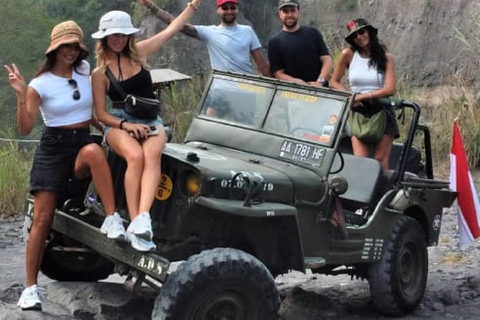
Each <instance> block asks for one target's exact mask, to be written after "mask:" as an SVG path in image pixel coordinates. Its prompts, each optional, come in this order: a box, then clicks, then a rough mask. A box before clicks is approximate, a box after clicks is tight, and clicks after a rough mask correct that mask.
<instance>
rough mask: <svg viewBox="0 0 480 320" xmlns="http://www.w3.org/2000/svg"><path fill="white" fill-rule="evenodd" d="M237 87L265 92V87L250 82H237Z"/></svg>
mask: <svg viewBox="0 0 480 320" xmlns="http://www.w3.org/2000/svg"><path fill="white" fill-rule="evenodd" d="M238 88H239V89H242V90H245V91H249V92H254V93H261V94H265V92H266V89H265V87H260V86H254V85H252V84H247V83H239V84H238Z"/></svg>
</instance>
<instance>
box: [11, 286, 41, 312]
mask: <svg viewBox="0 0 480 320" xmlns="http://www.w3.org/2000/svg"><path fill="white" fill-rule="evenodd" d="M45 294H46V290H45V289H43V288H39V287H38V286H37V285H36V284H34V285H33V286H30V287H28V288H25V289H24V290H23V292H22V295H21V296H20V299H18V303H17V306H19V307H20V308H22V310H39V311H42V301H40V296H42V298H43V297H44V296H45Z"/></svg>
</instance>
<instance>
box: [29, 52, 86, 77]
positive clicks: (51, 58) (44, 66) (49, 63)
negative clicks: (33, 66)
mask: <svg viewBox="0 0 480 320" xmlns="http://www.w3.org/2000/svg"><path fill="white" fill-rule="evenodd" d="M57 50H58V49H56V50H53V51H52V52H49V53H48V54H47V55H45V58H44V59H43V61H42V62H41V63H40V66H39V67H38V69H37V72H35V75H34V76H33V78H36V77H38V76H39V75H41V74H42V73H44V72H47V71H51V70H52V69H53V67H54V66H55V63H56V62H57V54H56V53H57ZM82 60H83V56H82V55H79V56H78V58H77V60H75V61H74V62H73V64H72V67H73V69H74V70H75V72H77V73H79V72H78V70H77V67H78V66H79V65H80V64H81V63H82Z"/></svg>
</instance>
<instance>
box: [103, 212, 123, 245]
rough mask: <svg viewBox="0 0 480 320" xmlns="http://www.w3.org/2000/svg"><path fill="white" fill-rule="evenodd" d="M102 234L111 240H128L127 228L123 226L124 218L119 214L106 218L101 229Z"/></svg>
mask: <svg viewBox="0 0 480 320" xmlns="http://www.w3.org/2000/svg"><path fill="white" fill-rule="evenodd" d="M100 232H101V233H103V234H106V235H107V238H109V239H113V240H116V241H125V240H126V236H125V227H124V226H123V221H122V218H121V217H120V215H119V214H118V213H117V212H115V213H114V214H112V215H110V216H108V217H106V218H105V220H104V221H103V224H102V226H101V227H100Z"/></svg>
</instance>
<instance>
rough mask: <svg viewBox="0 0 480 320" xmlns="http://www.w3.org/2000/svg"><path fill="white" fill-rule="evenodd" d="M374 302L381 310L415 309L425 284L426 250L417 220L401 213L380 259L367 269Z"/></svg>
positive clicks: (403, 311) (396, 312)
mask: <svg viewBox="0 0 480 320" xmlns="http://www.w3.org/2000/svg"><path fill="white" fill-rule="evenodd" d="M368 273H369V284H370V292H371V295H372V298H373V304H374V306H375V308H376V309H377V310H379V311H380V312H382V313H384V314H386V315H390V316H399V315H403V314H406V313H408V312H410V311H412V310H413V309H415V308H416V307H417V306H418V304H419V303H420V301H421V300H422V298H423V294H424V292H425V287H426V283H427V273H428V252H427V244H426V239H425V233H424V231H423V229H422V227H421V226H420V224H419V222H418V221H416V220H415V219H413V218H410V217H408V216H400V217H398V218H397V220H396V221H395V223H394V226H393V229H392V230H391V233H390V237H389V238H388V239H387V241H386V242H385V244H384V246H383V254H382V259H381V261H380V262H378V263H375V264H372V265H371V266H370V267H369V270H368Z"/></svg>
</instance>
